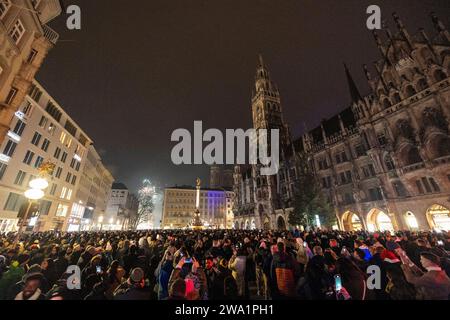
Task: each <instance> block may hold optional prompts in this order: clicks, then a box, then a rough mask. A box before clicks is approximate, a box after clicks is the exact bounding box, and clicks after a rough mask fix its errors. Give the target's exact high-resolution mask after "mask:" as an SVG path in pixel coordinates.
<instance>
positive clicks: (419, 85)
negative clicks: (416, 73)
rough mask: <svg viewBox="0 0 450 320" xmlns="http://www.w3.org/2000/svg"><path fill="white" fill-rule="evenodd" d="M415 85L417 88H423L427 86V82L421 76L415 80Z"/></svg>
mask: <svg viewBox="0 0 450 320" xmlns="http://www.w3.org/2000/svg"><path fill="white" fill-rule="evenodd" d="M417 86H418V88H419V90H425V89H426V88H427V87H428V84H427V81H426V80H425V79H424V78H421V79H420V80H419V81H418V82H417Z"/></svg>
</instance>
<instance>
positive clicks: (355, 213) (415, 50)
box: [234, 14, 450, 231]
mask: <svg viewBox="0 0 450 320" xmlns="http://www.w3.org/2000/svg"><path fill="white" fill-rule="evenodd" d="M393 17H394V20H395V22H396V25H397V29H398V31H397V32H396V33H393V32H391V30H389V29H387V28H384V31H383V32H384V33H385V37H383V38H386V40H385V41H383V40H382V37H381V35H380V34H379V33H377V32H374V33H373V35H374V38H375V41H376V44H377V47H378V49H379V51H380V54H381V59H380V60H379V61H377V62H375V65H374V67H375V68H374V70H375V72H373V73H372V72H370V71H369V68H368V67H367V66H364V72H365V74H366V78H367V80H368V83H369V85H370V88H371V93H370V94H368V95H367V96H362V95H361V94H360V92H359V90H358V88H357V85H356V84H355V83H354V81H353V79H352V77H351V74H350V72H349V70H348V68H347V67H345V73H346V77H347V81H348V85H349V89H350V94H351V97H352V104H351V106H350V107H349V108H347V109H345V110H343V111H342V112H340V113H339V114H337V115H336V116H334V117H332V118H331V119H329V120H326V121H323V122H322V123H321V125H320V126H319V127H317V128H315V129H313V130H311V131H309V132H307V133H306V134H304V135H303V136H302V137H301V138H300V139H297V140H293V139H291V135H290V133H289V128H288V126H287V125H286V123H285V122H284V120H283V113H282V108H281V103H280V96H279V92H278V89H277V87H276V85H275V84H274V83H273V82H272V81H271V79H270V75H269V72H268V70H267V67H266V66H265V64H264V62H263V61H262V59H260V63H259V66H258V68H257V74H256V83H255V92H254V94H253V98H252V114H253V126H254V128H255V129H258V128H270V129H280V139H281V142H280V150H281V164H280V170H279V172H278V174H277V175H276V176H261V175H259V168H258V167H257V166H236V167H235V172H234V191H235V194H236V199H235V201H234V204H235V207H234V216H235V217H234V218H235V220H234V221H235V223H234V226H235V228H239V229H250V228H262V229H264V228H265V229H269V228H272V229H284V228H289V225H288V216H289V213H290V212H291V211H292V210H293V209H292V197H293V193H294V189H295V185H296V181H297V178H298V176H297V173H298V165H299V159H300V157H299V155H300V154H303V155H306V157H307V159H308V164H309V165H310V166H311V168H313V170H314V172H315V174H316V177H317V179H318V182H320V184H321V186H322V188H323V189H322V190H323V192H324V193H325V194H326V196H327V198H328V200H329V201H330V203H331V204H332V205H333V207H334V210H335V214H336V218H337V221H338V227H339V228H340V229H341V230H346V231H349V230H358V229H365V230H369V231H373V230H405V229H410V230H414V229H433V228H435V229H444V230H449V229H450V211H449V209H450V136H449V129H450V126H449V124H450V78H449V76H450V34H449V32H448V31H447V29H446V28H445V27H444V25H443V23H442V22H441V21H440V20H439V19H438V17H436V16H435V15H434V14H432V15H431V18H432V22H433V25H434V28H435V29H436V34H435V35H434V36H433V37H430V36H428V35H427V34H426V33H425V31H424V30H422V29H421V30H420V31H419V32H418V33H417V34H414V35H412V34H410V33H409V32H408V30H407V29H406V28H405V26H404V25H403V22H402V21H401V19H400V18H399V17H398V16H397V15H396V14H394V15H393Z"/></svg>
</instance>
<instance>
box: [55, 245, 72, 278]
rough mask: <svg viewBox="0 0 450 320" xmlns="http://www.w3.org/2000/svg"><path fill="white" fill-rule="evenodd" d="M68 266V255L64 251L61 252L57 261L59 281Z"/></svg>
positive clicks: (56, 269)
mask: <svg viewBox="0 0 450 320" xmlns="http://www.w3.org/2000/svg"><path fill="white" fill-rule="evenodd" d="M68 266H69V261H68V260H67V258H66V253H65V252H64V250H59V252H58V257H57V258H56V260H55V272H56V275H57V277H58V279H59V278H60V277H61V275H62V274H63V273H64V272H66V270H67V267H68Z"/></svg>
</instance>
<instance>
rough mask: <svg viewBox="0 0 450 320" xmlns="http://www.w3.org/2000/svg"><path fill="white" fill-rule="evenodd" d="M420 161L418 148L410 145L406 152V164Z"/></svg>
mask: <svg viewBox="0 0 450 320" xmlns="http://www.w3.org/2000/svg"><path fill="white" fill-rule="evenodd" d="M419 162H422V158H421V157H420V154H419V150H418V149H417V148H416V147H411V148H410V149H409V151H408V154H407V159H406V165H411V164H415V163H419Z"/></svg>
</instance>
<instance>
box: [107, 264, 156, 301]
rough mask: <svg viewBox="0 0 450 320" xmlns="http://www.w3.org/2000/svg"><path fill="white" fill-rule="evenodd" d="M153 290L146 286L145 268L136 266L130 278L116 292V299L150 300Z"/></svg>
mask: <svg viewBox="0 0 450 320" xmlns="http://www.w3.org/2000/svg"><path fill="white" fill-rule="evenodd" d="M150 299H151V290H149V288H146V287H145V275H144V270H142V269H141V268H134V269H133V270H131V272H130V276H129V278H128V280H127V281H126V282H124V283H122V284H121V285H120V286H119V287H118V288H117V289H116V291H115V292H114V300H150Z"/></svg>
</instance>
